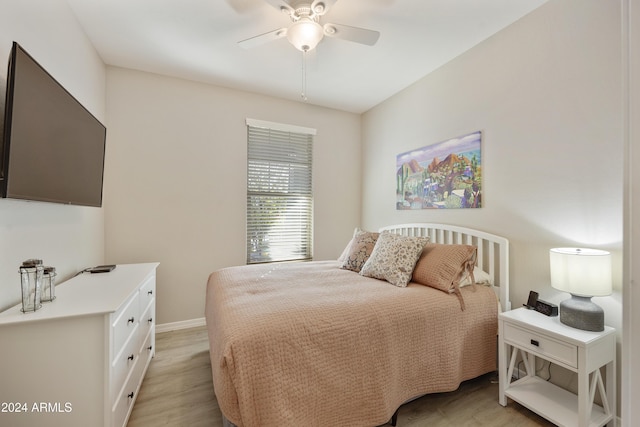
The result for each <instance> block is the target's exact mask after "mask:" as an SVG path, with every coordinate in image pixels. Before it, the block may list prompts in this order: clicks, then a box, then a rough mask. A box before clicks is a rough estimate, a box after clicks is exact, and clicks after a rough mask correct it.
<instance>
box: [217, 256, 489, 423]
mask: <svg viewBox="0 0 640 427" xmlns="http://www.w3.org/2000/svg"><path fill="white" fill-rule="evenodd" d="M462 295H463V298H464V300H465V303H466V309H465V310H464V311H461V309H460V302H459V301H458V298H457V297H456V296H455V295H452V294H446V293H444V292H441V291H438V290H435V289H432V288H429V287H426V286H421V285H417V284H413V283H412V284H410V285H409V286H408V287H407V288H398V287H395V286H393V285H391V284H389V283H387V282H384V281H380V280H376V279H371V278H366V277H362V276H360V275H358V274H357V273H354V272H351V271H347V270H342V269H339V268H338V263H337V262H334V261H326V262H325V261H319V262H306V263H285V264H268V265H257V266H243V267H231V268H226V269H223V270H220V271H217V272H214V273H212V274H211V276H210V277H209V281H208V285H207V297H206V313H205V314H206V320H207V325H208V329H209V342H210V349H211V365H212V371H213V372H212V373H213V384H214V389H215V393H216V397H217V400H218V404H219V405H220V408H221V410H222V412H223V413H224V415H225V416H226V417H227V418H228V419H229V420H230V421H232V422H233V423H235V424H236V425H237V426H239V427H251V426H260V427H269V426H278V427H281V426H296V427H298V426H305V427H307V426H323V427H324V426H375V425H380V424H384V423H385V422H387V421H388V420H389V419H390V418H391V415H392V414H393V413H394V411H395V410H396V409H397V408H398V407H399V406H400V405H401V404H402V403H403V402H405V401H407V400H408V399H411V398H413V397H416V396H419V395H423V394H426V393H433V392H445V391H452V390H455V389H456V388H457V387H458V385H459V384H460V383H461V382H462V381H464V380H467V379H470V378H474V377H476V376H479V375H481V374H484V373H487V372H490V371H493V370H495V369H496V334H497V327H498V326H497V303H496V296H495V293H494V292H493V290H491V289H490V288H488V287H483V286H470V287H465V288H462Z"/></svg>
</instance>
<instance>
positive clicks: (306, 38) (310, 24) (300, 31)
mask: <svg viewBox="0 0 640 427" xmlns="http://www.w3.org/2000/svg"><path fill="white" fill-rule="evenodd" d="M323 36H324V32H323V29H322V26H320V24H318V23H317V22H315V21H314V20H312V19H310V18H305V17H303V18H300V20H298V21H296V22H294V23H293V24H292V25H291V26H290V27H289V28H288V29H287V39H288V40H289V42H290V43H291V44H292V45H293V46H295V48H296V49H298V50H301V51H303V52H308V51H310V50H313V49H314V48H315V47H316V46H317V45H318V43H319V42H320V40H322V37H323Z"/></svg>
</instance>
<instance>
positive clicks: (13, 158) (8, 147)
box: [0, 42, 106, 207]
mask: <svg viewBox="0 0 640 427" xmlns="http://www.w3.org/2000/svg"><path fill="white" fill-rule="evenodd" d="M105 139H106V128H105V127H104V126H103V125H102V123H100V121H98V120H97V119H96V118H95V117H94V116H93V115H92V114H91V113H90V112H89V111H88V110H87V109H85V108H84V107H83V106H82V105H81V104H80V103H79V102H78V101H77V100H76V99H75V98H74V97H73V96H72V95H71V94H70V93H69V92H67V91H66V90H65V89H64V88H63V87H62V86H61V85H60V84H59V83H58V82H57V81H56V80H55V79H54V78H53V77H52V76H51V75H50V74H49V73H48V72H47V71H46V70H45V69H44V68H42V67H41V66H40V65H39V64H38V63H37V62H36V61H35V60H34V59H33V58H32V57H31V56H30V55H29V54H28V53H27V52H26V51H25V50H24V49H23V48H22V47H21V46H20V45H19V44H18V43H15V42H14V43H13V47H12V49H11V55H10V57H9V69H8V72H7V89H6V100H5V112H4V138H3V144H2V150H1V154H2V158H0V179H2V182H1V185H0V191H1V193H2V194H1V195H2V197H9V198H14V199H26V200H39V201H45V202H55V203H65V204H71V205H83V206H96V207H100V206H102V181H103V171H104V153H105Z"/></svg>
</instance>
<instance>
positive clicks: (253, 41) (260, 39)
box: [238, 28, 287, 49]
mask: <svg viewBox="0 0 640 427" xmlns="http://www.w3.org/2000/svg"><path fill="white" fill-rule="evenodd" d="M286 35H287V29H286V28H278V29H277V30H273V31H269V32H268V33H264V34H260V35H259V36H254V37H250V38H248V39H245V40H242V41H239V42H238V44H239V45H240V46H242V47H243V48H245V49H251V48H254V47H256V46H261V45H263V44H265V43H269V42H270V41H273V40H277V39H279V38H282V37H284V36H286Z"/></svg>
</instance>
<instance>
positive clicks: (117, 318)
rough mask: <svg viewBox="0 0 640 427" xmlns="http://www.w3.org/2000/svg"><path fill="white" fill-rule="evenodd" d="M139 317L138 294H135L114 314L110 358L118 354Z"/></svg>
mask: <svg viewBox="0 0 640 427" xmlns="http://www.w3.org/2000/svg"><path fill="white" fill-rule="evenodd" d="M139 315H140V308H139V293H138V292H136V293H135V295H134V296H133V297H131V299H130V300H129V301H127V303H126V304H125V305H124V306H123V307H122V308H121V309H120V310H118V311H117V312H115V313H114V315H113V317H112V319H113V323H112V329H113V331H112V332H113V348H112V350H113V352H112V354H111V356H112V357H115V355H116V354H118V353H120V351H121V349H122V346H123V345H124V343H125V342H126V341H127V339H128V338H129V336H130V335H131V333H132V332H133V331H134V330H135V327H136V326H137V324H138V317H139Z"/></svg>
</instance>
